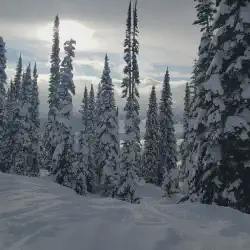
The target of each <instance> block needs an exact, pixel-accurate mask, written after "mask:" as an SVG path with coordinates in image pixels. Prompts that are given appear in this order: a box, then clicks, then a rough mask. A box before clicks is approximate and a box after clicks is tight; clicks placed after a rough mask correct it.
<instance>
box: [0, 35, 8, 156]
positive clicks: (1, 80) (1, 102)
mask: <svg viewBox="0 0 250 250" xmlns="http://www.w3.org/2000/svg"><path fill="white" fill-rule="evenodd" d="M5 54H6V49H5V42H4V41H3V38H2V37H0V141H2V139H3V134H4V130H5V116H4V108H5V98H6V91H5V88H6V85H7V82H6V81H7V74H6V72H5V69H6V55H5ZM1 159H2V157H1V153H0V160H1Z"/></svg>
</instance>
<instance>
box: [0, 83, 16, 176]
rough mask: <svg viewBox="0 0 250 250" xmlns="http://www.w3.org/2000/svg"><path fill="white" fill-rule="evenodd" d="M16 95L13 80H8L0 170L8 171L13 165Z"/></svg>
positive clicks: (0, 151) (0, 150) (0, 149)
mask: <svg viewBox="0 0 250 250" xmlns="http://www.w3.org/2000/svg"><path fill="white" fill-rule="evenodd" d="M16 107H17V105H16V95H15V89H14V84H13V81H12V80H11V81H10V87H9V89H8V93H7V100H6V103H5V114H4V115H5V121H6V124H5V129H4V133H3V138H2V141H1V148H0V154H1V162H0V171H1V172H10V170H11V167H12V166H13V152H15V129H14V128H15V126H14V121H15V120H14V118H15V114H16Z"/></svg>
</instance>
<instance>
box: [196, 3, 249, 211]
mask: <svg viewBox="0 0 250 250" xmlns="http://www.w3.org/2000/svg"><path fill="white" fill-rule="evenodd" d="M218 4H219V6H218V14H217V15H216V18H215V20H214V23H213V29H214V30H217V33H216V34H215V38H214V43H213V44H214V46H215V55H214V57H213V60H212V62H211V64H210V66H209V69H208V71H207V77H208V79H207V81H206V82H205V83H204V85H205V86H204V87H205V90H206V101H207V103H206V104H207V106H206V110H205V114H204V117H205V121H204V124H206V128H205V132H206V133H205V138H204V142H203V144H202V147H203V148H204V151H203V155H202V156H203V158H202V168H201V169H199V171H197V172H196V175H195V178H194V180H195V181H194V184H195V185H194V186H195V188H194V192H193V196H192V198H193V199H195V200H199V201H201V202H202V203H209V204H210V203H212V202H215V203H216V204H218V205H223V206H230V207H233V208H236V209H238V210H240V211H242V212H246V213H250V205H249V204H250V202H249V196H248V194H249V182H248V180H247V176H248V175H249V160H250V155H249V150H250V149H249V145H250V143H249V142H250V140H249V139H250V138H249V111H250V106H249V98H250V95H249V89H250V87H249V77H250V75H249V65H250V59H249V47H250V42H249V28H250V22H249V15H250V11H249V9H250V2H249V1H247V0H243V1H236V2H235V1H234V2H232V1H228V0H221V1H219V2H218ZM229 44H230V46H228V45H229ZM205 122H206V123H205Z"/></svg>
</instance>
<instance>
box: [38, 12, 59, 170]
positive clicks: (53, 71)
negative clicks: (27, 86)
mask: <svg viewBox="0 0 250 250" xmlns="http://www.w3.org/2000/svg"><path fill="white" fill-rule="evenodd" d="M59 25H60V21H59V16H58V15H57V16H56V17H55V21H54V27H53V45H52V53H51V56H50V63H51V67H50V80H49V96H48V104H49V112H48V122H47V124H46V126H45V133H44V138H43V141H44V146H43V156H42V158H43V159H42V162H43V165H44V167H45V168H47V169H48V170H49V171H52V168H53V167H52V161H53V160H52V159H53V154H54V151H55V149H56V146H57V144H58V140H59V136H58V134H57V133H58V126H59V125H58V123H57V122H56V121H55V118H56V116H58V109H59V96H58V88H59V85H60V56H59V54H60V39H59Z"/></svg>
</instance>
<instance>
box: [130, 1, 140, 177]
mask: <svg viewBox="0 0 250 250" xmlns="http://www.w3.org/2000/svg"><path fill="white" fill-rule="evenodd" d="M138 36H139V28H138V11H137V0H136V1H135V6H134V9H133V30H132V69H131V70H132V98H133V100H134V110H135V112H136V113H135V117H134V119H133V122H134V128H135V133H136V143H135V160H136V171H137V175H138V176H139V175H140V172H141V170H140V169H141V135H140V122H141V120H140V114H139V111H140V105H139V102H138V99H137V98H139V97H140V96H139V92H138V85H139V84H140V74H139V67H138V62H137V57H138V55H139V41H138Z"/></svg>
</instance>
